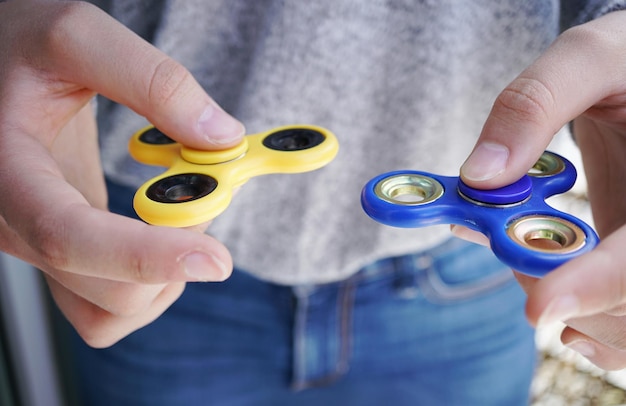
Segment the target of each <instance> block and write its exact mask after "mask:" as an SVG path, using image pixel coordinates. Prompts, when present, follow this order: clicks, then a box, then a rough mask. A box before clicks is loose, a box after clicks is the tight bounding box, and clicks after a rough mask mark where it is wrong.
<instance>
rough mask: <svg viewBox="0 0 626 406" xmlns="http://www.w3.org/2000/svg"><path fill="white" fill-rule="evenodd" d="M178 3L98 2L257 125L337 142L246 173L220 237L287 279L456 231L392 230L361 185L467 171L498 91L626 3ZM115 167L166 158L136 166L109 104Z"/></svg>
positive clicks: (324, 272) (121, 173) (108, 143)
mask: <svg viewBox="0 0 626 406" xmlns="http://www.w3.org/2000/svg"><path fill="white" fill-rule="evenodd" d="M562 3H567V5H563V6H561V7H563V9H562V10H561V9H560V7H559V1H558V0H553V1H549V0H524V1H520V0H508V1H507V0H498V1H496V0H473V1H453V0H421V1H418V0H315V1H295V0H294V1H291V0H211V1H207V0H171V1H165V0H162V1H136V0H128V1H102V2H100V4H99V5H100V6H101V7H103V8H105V9H106V10H107V11H108V12H109V13H111V14H112V15H113V16H114V17H116V18H117V19H119V20H120V21H122V22H123V23H124V24H126V25H128V26H129V27H131V28H132V29H133V30H135V31H136V32H138V33H139V34H140V35H142V36H143V37H145V38H146V39H148V40H150V41H151V42H153V43H154V44H155V45H156V46H157V47H159V48H160V49H162V50H163V51H164V52H166V53H167V54H168V55H170V56H172V57H173V58H174V59H176V60H178V61H180V62H181V63H182V64H183V65H185V66H186V67H187V68H188V69H189V70H190V71H191V72H192V74H193V75H194V76H195V77H196V78H197V80H198V81H199V82H200V83H201V84H202V85H203V86H204V87H205V88H206V89H207V91H208V93H209V94H210V95H211V96H212V97H213V98H215V99H216V100H217V102H218V103H220V104H221V105H222V106H223V107H224V108H225V109H226V110H227V111H228V112H230V113H231V114H232V115H234V116H235V117H237V118H238V119H239V120H241V121H242V122H243V123H244V124H245V126H246V128H247V130H248V132H249V133H255V132H259V131H263V130H267V129H270V128H272V127H275V126H279V125H285V124H295V123H310V124H316V125H320V126H323V127H326V128H329V129H330V130H332V131H333V132H334V133H335V134H336V135H337V137H338V139H339V142H340V144H341V150H340V153H339V155H338V156H337V158H336V159H335V160H334V161H333V162H332V163H331V164H330V165H329V166H327V167H325V168H323V169H320V170H317V171H315V172H311V173H306V174H298V175H267V176H264V177H259V178H254V179H252V180H251V181H250V182H248V183H247V184H246V185H245V186H244V187H243V188H242V190H241V191H240V192H239V193H238V195H237V196H236V198H235V199H234V201H233V203H232V205H231V206H230V207H229V208H228V209H227V210H226V212H225V213H223V214H222V215H221V216H220V217H218V218H217V219H216V220H215V221H214V223H213V224H212V226H211V227H210V229H209V233H210V234H212V235H214V236H216V237H217V238H218V239H219V240H221V241H223V242H224V243H225V244H226V246H227V247H228V248H229V249H230V250H231V252H232V254H233V257H234V261H235V264H236V266H238V267H240V268H242V269H244V270H246V271H248V272H250V273H252V274H254V275H256V276H258V277H260V278H263V279H266V280H270V281H274V282H277V283H282V284H301V283H321V282H327V281H333V280H338V279H341V278H344V277H346V276H349V275H350V274H352V273H354V272H355V271H356V270H357V269H359V268H360V267H361V266H363V265H365V264H367V263H370V262H372V261H374V260H376V259H379V258H382V257H386V256H392V255H398V254H403V253H409V252H414V251H418V250H423V249H426V248H429V247H431V246H434V245H436V244H438V243H440V242H441V241H442V240H444V239H446V238H448V237H449V231H448V228H447V227H432V228H426V229H395V228H391V227H386V226H382V225H380V224H377V223H376V222H374V221H372V220H371V219H369V218H368V217H367V216H366V215H365V214H364V213H363V211H362V210H361V208H360V203H359V194H360V191H361V188H362V187H363V185H364V184H365V182H366V181H367V180H369V179H370V178H372V177H373V176H375V175H378V174H380V173H382V172H386V171H390V170H395V169H419V170H425V171H430V172H434V173H438V174H443V175H456V174H458V168H459V166H460V165H461V164H462V162H463V160H464V159H465V157H466V156H467V154H468V153H469V152H470V150H471V148H472V146H473V144H474V142H475V140H476V138H477V136H478V134H479V133H480V130H481V126H482V124H483V122H484V120H485V118H486V117H487V114H488V112H489V109H490V107H491V104H492V102H493V100H494V99H495V97H496V96H497V94H498V93H499V91H500V90H501V89H502V88H503V87H504V86H505V85H506V84H507V83H508V82H509V81H511V80H512V79H513V78H514V77H515V76H516V75H517V74H518V73H519V72H520V71H521V70H522V69H523V68H524V67H526V66H527V65H528V64H530V63H531V62H532V61H533V59H534V58H536V57H537V56H538V55H539V53H540V52H541V51H542V50H543V49H545V48H546V47H547V46H548V45H549V44H550V42H551V41H552V40H553V39H554V38H555V36H556V35H558V33H559V30H560V29H562V28H563V27H568V26H570V25H572V24H576V23H580V22H583V21H585V20H588V19H591V18H594V17H596V16H598V15H600V14H602V13H605V12H608V11H610V10H611V9H613V8H618V7H623V5H624V4H623V3H624V1H621V2H617V1H604V2H599V1H570V0H566V1H563V2H562ZM98 113H99V117H98V118H99V126H100V132H101V146H102V153H103V161H104V165H105V172H106V174H107V176H109V177H110V178H111V179H113V180H115V181H117V182H120V183H123V184H128V185H131V186H133V187H135V186H138V185H139V184H141V183H143V182H144V181H145V180H147V179H148V178H150V177H152V176H154V175H156V174H157V173H159V172H161V171H162V170H163V169H162V168H154V167H148V166H144V165H140V164H137V163H135V162H134V161H133V160H132V159H131V158H129V156H128V154H127V152H126V145H127V140H128V138H129V136H130V135H131V134H132V133H133V132H134V131H135V130H137V129H139V128H140V127H141V126H143V125H144V124H145V123H146V121H145V119H144V118H142V117H140V116H138V115H136V114H135V113H133V112H132V111H130V110H129V109H127V108H125V107H123V106H119V105H115V104H113V103H110V102H108V101H106V100H101V101H100V103H99V108H98Z"/></svg>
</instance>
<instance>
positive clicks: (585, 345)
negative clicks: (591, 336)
mask: <svg viewBox="0 0 626 406" xmlns="http://www.w3.org/2000/svg"><path fill="white" fill-rule="evenodd" d="M566 346H567V347H568V348H570V349H572V350H574V351H576V352H577V353H579V354H580V355H582V356H583V357H586V358H591V357H593V356H594V355H596V347H595V346H594V345H593V344H591V343H590V342H589V341H585V340H577V341H573V342H571V343H568V344H566Z"/></svg>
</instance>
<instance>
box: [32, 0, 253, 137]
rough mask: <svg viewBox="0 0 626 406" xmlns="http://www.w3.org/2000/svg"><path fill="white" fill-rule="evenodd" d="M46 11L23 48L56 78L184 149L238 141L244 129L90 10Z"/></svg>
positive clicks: (140, 43)
mask: <svg viewBox="0 0 626 406" xmlns="http://www.w3.org/2000/svg"><path fill="white" fill-rule="evenodd" d="M47 7H50V12H49V13H40V14H39V15H42V14H45V18H42V19H41V20H42V21H39V22H38V24H35V26H36V27H37V28H38V30H37V34H36V35H33V36H31V37H30V38H29V39H30V40H31V41H32V44H30V47H27V48H26V49H33V50H35V51H34V52H33V55H31V57H32V58H33V59H35V60H36V62H35V63H37V62H38V63H39V64H40V65H41V66H46V67H47V69H48V71H49V72H54V74H56V75H58V77H57V79H60V80H64V81H67V82H70V83H76V84H79V85H82V86H84V87H86V88H88V89H91V90H95V91H96V92H98V93H100V94H102V95H104V96H106V97H108V98H110V99H112V100H115V101H117V102H119V103H122V104H125V105H127V106H128V107H130V108H131V109H133V110H134V111H136V112H137V113H139V114H141V115H143V116H145V117H147V118H148V120H150V121H151V122H152V124H154V125H155V126H157V127H158V128H159V129H161V130H162V131H163V132H165V133H166V134H168V136H170V137H172V138H175V139H176V140H177V141H180V142H181V143H184V144H186V145H189V146H190V147H194V148H199V149H216V148H217V149H223V148H227V147H231V146H234V145H236V144H238V143H239V142H240V141H241V137H242V136H243V134H244V128H243V125H242V124H241V123H240V122H239V121H237V120H235V119H234V118H233V117H231V116H230V115H229V114H227V113H226V112H225V111H224V110H223V109H221V108H220V106H218V104H217V103H216V102H215V101H214V100H213V99H212V98H211V97H209V95H207V94H206V92H205V91H204V90H203V89H202V87H201V86H200V85H199V84H198V83H197V82H196V80H195V79H194V78H193V76H192V75H191V74H190V72H189V71H188V70H187V69H185V68H184V67H183V66H182V65H181V64H179V63H178V62H176V61H174V60H173V59H171V58H169V57H168V56H167V55H165V54H164V53H163V52H161V51H159V50H158V49H156V48H155V47H153V46H152V45H151V44H149V43H148V42H146V41H144V40H143V39H142V38H140V37H139V36H138V35H136V34H135V33H133V32H132V31H131V30H129V29H127V28H126V27H124V26H123V25H122V24H121V23H119V22H117V21H116V20H115V19H113V18H112V17H110V16H109V15H107V14H106V13H104V12H103V11H101V10H100V9H98V8H96V7H93V6H91V5H89V4H84V3H81V2H69V3H68V4H65V5H63V6H59V5H58V4H56V3H52V4H50V5H47ZM78 33H80V34H78Z"/></svg>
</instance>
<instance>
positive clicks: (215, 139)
mask: <svg viewBox="0 0 626 406" xmlns="http://www.w3.org/2000/svg"><path fill="white" fill-rule="evenodd" d="M198 129H199V130H200V133H201V134H202V135H204V136H205V137H206V138H207V139H208V140H209V141H211V142H212V143H213V144H228V143H231V142H233V141H235V140H238V139H239V138H241V137H242V136H243V134H244V131H245V130H244V127H243V124H241V123H240V122H239V121H237V120H235V119H234V118H233V117H231V116H230V115H229V114H228V113H226V112H225V111H224V110H222V109H220V108H219V107H217V106H214V105H211V104H209V105H208V106H207V107H206V108H205V109H204V111H203V112H202V114H201V115H200V119H199V120H198Z"/></svg>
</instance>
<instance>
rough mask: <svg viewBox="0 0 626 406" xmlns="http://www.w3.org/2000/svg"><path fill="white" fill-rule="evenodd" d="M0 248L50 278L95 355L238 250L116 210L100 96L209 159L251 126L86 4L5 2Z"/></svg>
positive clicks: (223, 272) (217, 271) (218, 274)
mask: <svg viewBox="0 0 626 406" xmlns="http://www.w3.org/2000/svg"><path fill="white" fill-rule="evenodd" d="M0 39H1V41H0V54H1V55H2V57H1V58H0V190H3V192H4V193H3V197H2V199H0V249H1V250H2V251H4V252H6V253H8V254H11V255H14V256H16V257H18V258H21V259H23V260H25V261H27V262H29V263H31V264H33V265H34V266H36V267H37V268H38V269H41V270H42V271H43V272H44V274H45V277H46V280H47V282H48V285H49V287H50V290H51V292H52V295H53V297H54V299H55V301H56V303H57V304H58V306H59V308H60V309H61V310H62V312H63V313H64V314H65V316H66V317H67V319H68V320H69V321H70V322H71V323H72V324H73V326H74V327H75V328H76V330H77V331H78V333H79V334H80V335H81V337H82V338H83V339H84V340H85V341H86V342H87V343H88V344H89V345H91V346H94V347H107V346H110V345H112V344H114V343H115V342H117V341H118V340H120V339H121V338H123V337H125V336H126V335H128V334H130V333H131V332H133V331H135V330H137V329H139V328H141V327H142V326H144V325H146V324H148V323H150V322H151V321H152V320H154V319H155V318H157V317H158V316H159V315H160V314H162V313H163V312H164V311H165V310H166V309H167V308H168V307H169V306H170V305H171V304H172V303H173V302H174V301H175V300H176V299H177V298H178V297H179V296H180V294H181V293H182V292H183V289H184V286H185V283H186V282H189V281H222V280H224V279H226V278H227V277H228V276H229V275H230V273H231V272H232V259H231V257H230V254H229V252H228V250H227V249H226V248H225V247H224V246H223V245H222V244H221V243H220V242H218V241H216V240H215V239H213V238H211V237H210V236H207V235H204V234H203V233H199V232H197V231H198V230H195V231H192V230H185V229H174V228H166V227H154V226H149V225H146V224H144V223H142V222H140V221H136V220H133V219H129V218H125V217H122V216H118V215H114V214H112V213H109V212H108V211H107V209H106V208H107V194H106V190H105V186H104V181H103V174H102V169H101V166H100V161H99V155H98V144H97V132H96V125H95V120H94V115H93V106H91V103H90V100H91V99H92V98H93V97H94V96H95V94H96V93H100V94H102V95H104V96H106V97H108V98H110V99H112V100H115V101H117V102H119V103H122V104H125V105H127V106H129V107H130V108H131V109H133V110H134V111H136V112H137V113H138V114H141V115H143V116H145V117H147V118H148V120H150V122H152V123H153V124H155V125H156V126H157V127H159V128H160V129H162V130H163V131H164V132H166V133H167V134H168V135H170V136H171V137H172V138H174V139H176V140H177V141H179V142H181V143H184V144H186V145H189V146H192V147H195V148H204V149H223V148H228V147H232V146H234V145H236V144H238V143H239V142H240V141H241V137H242V136H243V134H244V128H243V125H242V124H241V123H239V122H238V121H237V120H235V119H234V118H232V117H231V116H229V115H228V114H227V113H225V112H224V111H223V110H222V109H221V108H220V107H219V106H218V105H217V104H216V103H215V102H214V101H213V100H212V99H211V98H210V97H209V96H208V95H207V94H206V93H205V92H204V91H203V90H202V88H201V87H200V86H199V85H198V83H197V82H196V81H195V80H194V79H193V78H192V76H191V75H190V73H189V72H188V71H187V70H186V69H185V68H183V67H182V66H181V65H180V64H178V63H177V62H175V61H174V60H172V59H170V58H168V57H167V56H166V55H164V54H163V53H162V52H160V51H159V50H157V49H156V48H154V47H153V46H151V45H150V44H148V43H147V42H145V41H144V40H142V39H141V38H140V37H138V36H137V35H135V34H134V33H132V32H131V31H130V30H128V29H126V28H125V27H124V26H123V25H121V24H120V23H118V22H116V21H115V20H114V19H113V18H111V17H110V16H108V15H107V14H106V13H104V12H103V11H101V10H99V9H98V8H96V7H94V6H92V5H89V4H86V3H82V2H38V1H28V0H26V1H13V2H5V3H0Z"/></svg>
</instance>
